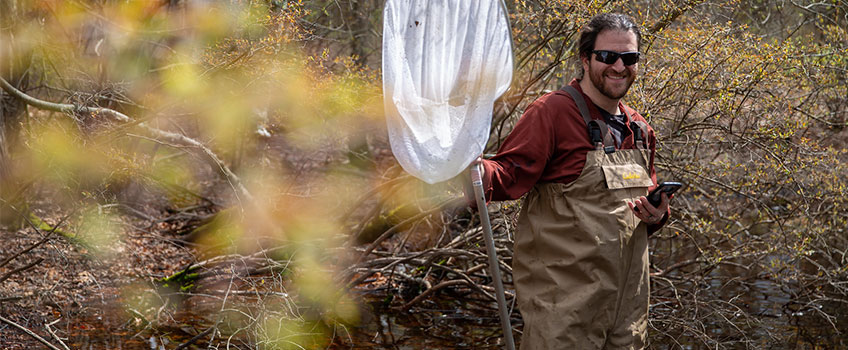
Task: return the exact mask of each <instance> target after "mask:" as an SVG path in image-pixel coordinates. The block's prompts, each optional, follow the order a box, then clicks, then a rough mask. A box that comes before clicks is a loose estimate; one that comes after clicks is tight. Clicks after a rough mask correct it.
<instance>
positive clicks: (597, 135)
mask: <svg viewBox="0 0 848 350" xmlns="http://www.w3.org/2000/svg"><path fill="white" fill-rule="evenodd" d="M562 89H563V90H565V92H567V93H568V94H569V95H571V99H572V100H574V103H576V104H577V109H579V110H580V115H581V116H583V121H584V122H586V126H587V127H588V128H589V139H590V140H591V141H592V144H593V145H595V148H596V149H603V150H604V152H606V153H613V152H615V144H614V143H613V141H612V135H610V133H609V129H608V127H607V123H605V122H604V121H603V120H594V119H592V116H591V115H590V114H589V106H587V105H586V100H585V99H584V98H583V95H582V94H581V93H580V92H579V91H577V89H575V88H574V87H572V86H571V85H567V86H565V87H564V88H562Z"/></svg>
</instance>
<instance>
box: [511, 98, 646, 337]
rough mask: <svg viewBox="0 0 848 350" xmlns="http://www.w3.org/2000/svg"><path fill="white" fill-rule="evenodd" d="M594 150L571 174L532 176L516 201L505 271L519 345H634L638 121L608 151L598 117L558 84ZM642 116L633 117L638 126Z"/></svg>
mask: <svg viewBox="0 0 848 350" xmlns="http://www.w3.org/2000/svg"><path fill="white" fill-rule="evenodd" d="M565 91H566V92H568V93H569V94H570V95H571V97H572V99H574V100H575V102H576V103H577V105H578V108H579V109H580V112H581V114H582V116H583V119H584V120H585V121H586V125H587V127H588V129H589V134H590V138H591V139H592V143H593V144H595V145H596V149H595V150H593V151H590V152H589V153H588V154H587V155H586V164H585V166H584V167H583V171H582V173H581V174H580V176H579V177H578V178H577V180H575V181H574V182H572V183H569V184H557V183H546V184H537V185H536V186H535V187H534V188H533V189H532V190H531V191H530V192H529V193H528V194H527V197H526V198H525V200H524V203H523V204H522V208H521V213H520V215H519V220H518V226H517V234H516V238H515V259H514V267H513V277H514V282H515V288H516V291H517V297H518V305H519V308H520V309H521V314H522V317H523V319H524V335H523V337H522V341H521V349H522V350H527V349H581V350H583V349H642V348H644V344H645V338H646V336H647V326H648V297H649V294H650V292H649V276H648V234H647V226H646V225H645V224H644V223H642V222H641V221H640V220H639V219H638V218H637V217H636V216H635V215H633V213H632V211H631V210H630V208H629V207H628V205H627V202H628V201H634V200H636V199H637V198H639V197H640V196H645V195H647V193H648V187H650V186H651V185H653V182H652V181H651V177H650V175H649V173H648V165H649V163H648V162H649V157H650V151H649V150H648V149H647V141H646V139H647V138H646V137H645V134H646V133H647V130H648V129H647V125H645V124H644V123H642V122H638V123H637V122H632V116H630V115H628V119H630V120H631V127H632V131H633V135H634V139H635V142H634V143H635V144H636V145H637V146H636V147H637V148H636V149H621V150H616V149H615V146H614V143H613V140H612V137H611V136H610V134H609V132H608V131H607V126H606V124H605V123H604V122H603V121H600V120H592V118H591V117H590V115H589V112H588V108H587V107H586V101H585V100H584V99H583V96H582V95H581V94H580V93H579V92H577V90H576V89H574V88H573V87H571V86H567V87H566V88H565ZM639 124H642V125H639Z"/></svg>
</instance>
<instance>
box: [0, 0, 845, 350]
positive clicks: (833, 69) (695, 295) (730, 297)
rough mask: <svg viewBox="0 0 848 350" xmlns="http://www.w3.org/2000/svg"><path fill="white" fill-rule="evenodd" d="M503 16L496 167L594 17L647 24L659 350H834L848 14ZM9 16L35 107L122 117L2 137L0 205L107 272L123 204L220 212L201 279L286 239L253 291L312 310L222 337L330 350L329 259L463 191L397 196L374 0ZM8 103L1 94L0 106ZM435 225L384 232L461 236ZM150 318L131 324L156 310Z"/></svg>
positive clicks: (841, 251) (31, 124)
mask: <svg viewBox="0 0 848 350" xmlns="http://www.w3.org/2000/svg"><path fill="white" fill-rule="evenodd" d="M506 3H507V7H508V9H509V11H510V20H511V22H512V27H513V38H514V47H515V52H514V54H515V69H516V74H515V79H514V85H513V87H512V88H511V89H510V91H508V92H507V93H506V94H505V95H504V96H503V97H502V98H501V99H500V100H499V101H497V102H496V106H495V107H496V108H495V115H494V123H493V128H492V134H491V138H490V149H489V151H494V150H495V149H496V148H497V146H498V145H499V143H500V142H501V141H502V140H503V139H504V138H505V137H506V135H507V134H508V132H509V130H510V128H511V126H512V125H514V122H515V121H516V120H517V119H518V118H519V117H520V115H521V112H522V110H523V108H524V107H526V105H527V104H529V103H530V102H532V101H533V100H534V99H536V98H537V97H539V96H541V95H542V94H544V93H546V92H549V91H551V90H553V89H557V88H559V87H561V86H563V85H565V84H567V83H568V82H569V81H570V79H571V78H572V77H574V76H575V75H576V74H577V72H578V71H577V69H579V66H578V65H576V64H575V62H576V59H575V51H576V50H575V41H576V39H577V36H578V31H579V29H580V28H581V26H582V25H583V24H584V23H585V21H586V20H587V19H588V18H590V17H591V16H593V15H595V14H597V13H600V12H604V11H623V12H626V13H628V14H631V15H632V16H634V17H635V19H636V20H637V22H639V23H640V24H641V25H642V27H643V45H642V51H643V53H644V55H645V60H644V61H643V62H641V63H640V69H641V75H640V78H639V79H637V83H636V84H635V85H634V86H633V88H632V89H631V91H630V94H629V95H628V96H627V98H626V102H627V103H629V104H630V105H631V106H633V107H634V108H636V110H638V111H640V112H641V114H642V115H644V116H645V117H646V118H648V120H649V122H650V123H651V124H652V125H653V126H654V127H655V129H657V130H658V133H659V150H658V159H657V161H656V164H657V167H658V170H659V177H660V179H663V180H678V181H683V182H686V183H687V184H688V186H687V188H686V189H685V191H684V192H682V193H680V194H679V195H677V196H676V199H675V202H674V212H675V214H674V215H673V219H672V220H671V222H670V223H669V224H668V225H667V227H666V228H665V229H664V230H663V231H661V232H660V233H659V234H658V235H656V236H654V238H652V259H653V270H652V272H654V274H655V276H654V277H655V278H654V280H653V282H654V285H653V288H654V293H653V299H652V308H651V312H652V313H651V317H652V319H651V324H652V332H651V337H652V339H651V340H652V347H653V348H666V347H668V346H672V345H673V344H678V345H679V344H690V345H689V346H690V348H710V349H731V348H732V349H737V348H749V349H755V348H762V346H763V344H769V343H785V344H792V345H788V347H787V348H805V346H807V345H810V346H816V345H811V344H817V345H818V346H825V347H828V346H831V347H839V346H844V345H845V344H844V341H843V342H842V343H840V340H839V339H840V338H839V337H838V336H837V337H835V336H836V335H842V336H843V338H844V334H845V332H848V326H846V324H848V315H846V314H845V311H844V310H846V309H848V303H846V300H848V286H847V285H846V281H848V254H846V251H848V238H846V232H845V229H846V227H848V203H846V180H845V174H846V173H848V169H846V164H848V145H846V142H845V140H846V136H848V135H846V131H845V130H846V126H848V29H846V28H848V5H846V3H845V2H844V1H840V0H830V1H819V2H812V1H790V2H784V1H771V0H756V1H719V2H712V1H704V0H700V1H698V0H691V1H671V0H642V1H635V2H627V1H605V2H584V1H574V0H550V1H520V0H514V1H507V2H506ZM3 6H4V8H3V10H6V11H5V14H4V15H3V16H2V20H3V23H2V24H3V25H2V34H3V35H2V36H0V62H2V63H0V76H2V77H3V78H4V79H7V80H9V81H10V82H11V83H12V84H13V85H15V86H16V87H18V88H19V89H21V90H22V91H24V92H26V93H27V94H29V95H31V96H33V97H37V98H40V99H43V100H47V101H52V102H57V103H68V104H74V105H78V106H90V107H91V106H100V107H107V108H111V109H114V110H117V111H120V112H122V113H125V114H127V115H129V116H130V117H131V118H132V119H133V122H131V123H128V124H127V123H119V122H116V121H115V120H110V119H109V118H108V117H107V116H105V115H97V114H85V113H69V114H62V113H56V112H51V111H48V110H44V109H38V108H32V107H31V108H30V109H29V110H28V111H27V112H26V113H25V114H23V117H21V118H16V119H11V118H6V119H0V121H2V122H3V125H0V126H2V127H3V130H4V133H5V132H14V133H19V134H20V136H19V137H16V138H11V140H14V141H13V142H15V145H14V147H8V150H9V152H10V153H9V154H8V155H7V154H6V153H5V152H6V149H7V146H9V145H3V153H0V156H5V157H8V158H9V159H11V160H12V161H11V162H6V161H4V162H0V164H4V169H2V170H3V171H0V176H2V179H0V180H2V186H3V191H2V193H3V196H4V197H3V199H4V205H8V204H10V203H15V205H16V206H17V207H20V208H25V207H26V208H29V207H30V206H32V207H39V206H42V207H45V206H47V207H49V206H50V205H52V206H58V207H60V208H62V209H63V210H65V211H68V212H75V213H77V214H76V215H75V217H74V218H73V219H72V221H73V222H74V223H73V230H71V231H74V232H78V233H79V239H80V240H82V241H83V242H85V243H86V244H87V245H89V246H91V247H94V249H93V251H94V253H95V255H96V254H107V255H108V254H114V252H110V242H112V241H114V240H120V239H121V237H122V235H123V234H124V233H123V231H122V230H124V228H123V227H122V226H120V225H119V224H117V223H116V221H117V217H116V212H115V210H114V208H124V207H130V208H132V209H133V210H135V211H140V212H142V214H144V215H148V216H153V217H158V216H161V215H162V213H163V212H167V211H169V210H170V211H180V210H184V209H186V208H191V207H194V206H198V205H207V206H209V207H210V208H212V209H211V210H213V211H215V212H219V211H221V214H220V215H217V216H215V217H214V218H212V219H210V220H209V221H207V222H204V223H203V225H198V226H200V227H203V229H201V230H199V231H197V232H201V233H203V232H207V233H208V234H201V235H200V236H199V237H198V238H197V240H196V241H195V242H196V243H197V244H199V248H198V252H199V253H198V255H199V256H200V257H204V258H207V259H210V260H209V261H214V259H215V257H216V256H218V257H222V256H228V254H240V255H245V256H250V254H254V253H256V252H262V251H263V250H266V249H268V248H269V247H271V246H276V245H280V244H283V245H284V246H285V247H286V248H285V249H283V250H284V252H283V253H280V252H275V253H274V254H276V255H279V256H283V257H285V260H287V261H289V260H290V264H291V265H289V266H286V269H287V270H289V271H290V272H292V273H291V274H290V275H286V276H287V277H286V278H285V279H281V280H278V281H275V282H273V283H272V282H267V283H268V284H264V283H266V282H265V281H266V280H265V279H263V280H261V281H262V282H261V283H263V284H262V285H264V286H266V287H263V288H268V289H272V288H273V290H275V291H278V292H279V293H283V292H285V295H291V296H292V298H293V299H294V300H296V302H297V303H298V305H299V306H298V307H292V305H291V304H289V303H288V302H279V303H275V302H269V303H266V305H264V306H265V307H266V310H264V311H262V312H255V313H254V312H253V311H250V312H248V311H244V313H245V314H248V313H249V314H250V315H251V317H252V318H245V317H244V316H243V315H242V316H239V317H236V316H226V315H229V314H227V313H225V312H222V313H221V315H220V316H219V317H218V318H217V321H215V322H216V323H215V324H217V325H222V327H223V325H224V324H227V325H228V326H229V327H230V328H228V329H230V330H231V332H232V334H236V333H240V332H242V333H241V334H244V333H243V332H244V329H249V332H250V333H249V334H250V335H246V336H244V338H245V339H247V340H249V341H252V342H254V343H257V344H267V347H268V348H299V347H300V346H305V347H323V346H326V344H327V343H328V342H329V341H328V340H327V337H328V336H329V334H330V333H329V332H332V331H333V327H335V325H337V324H351V323H355V322H356V320H357V319H358V317H359V315H358V311H357V309H356V307H355V305H354V303H353V302H352V301H351V300H350V296H348V295H345V293H343V292H339V291H338V290H337V289H336V288H335V287H334V286H335V284H336V283H337V281H335V280H334V277H333V276H334V272H335V270H336V269H338V268H340V267H341V268H343V267H346V266H345V265H349V264H350V263H349V262H348V261H347V260H346V256H345V254H344V253H339V252H340V251H341V248H340V247H342V246H343V245H344V244H345V243H346V242H348V241H349V240H350V237H349V236H359V234H361V233H363V232H364V231H366V229H367V230H371V229H373V228H374V227H379V230H378V231H380V232H374V233H370V232H369V235H373V236H379V235H380V234H381V233H382V232H387V231H389V230H392V227H394V226H395V225H396V224H397V223H398V222H400V221H401V220H406V219H407V218H410V217H415V215H416V213H422V212H426V211H427V210H429V209H430V208H431V207H433V206H435V205H436V203H440V202H442V200H443V199H444V198H445V197H450V196H456V195H457V194H458V193H459V192H460V191H461V184H456V183H454V184H448V185H445V186H441V187H437V188H426V187H423V185H422V184H419V183H416V182H415V181H397V179H399V178H402V177H403V176H402V175H398V171H397V168H396V167H393V166H394V162H393V160H392V159H391V157H390V156H389V155H388V154H387V147H386V145H385V136H384V134H385V131H384V125H383V124H384V122H383V120H382V113H383V112H382V108H383V107H382V96H381V86H380V80H379V70H378V67H379V65H380V43H381V40H380V26H381V21H382V15H381V11H382V1H376V0H334V1H309V2H303V1H296V0H227V1H194V0H177V1H149V0H121V1H112V0H7V1H5V2H4V4H3ZM21 61H24V62H25V63H26V64H25V65H24V66H23V67H22V66H21V65H19V64H13V63H14V62H21ZM22 77H23V78H22ZM11 100H12V99H11V98H10V97H9V96H4V97H3V103H4V109H5V108H6V107H7V106H11V105H10V104H9V103H11V102H7V101H11ZM140 123H146V124H147V125H151V126H153V127H156V128H159V129H161V130H165V131H170V132H176V133H180V134H183V135H187V136H189V137H192V138H194V139H196V140H198V141H200V142H201V143H202V144H203V145H205V146H206V147H209V148H210V149H211V150H212V151H214V152H215V153H216V154H219V155H220V158H221V159H222V161H223V163H222V164H220V166H219V165H216V164H214V163H210V162H209V161H208V159H206V158H205V157H204V156H203V155H202V154H200V153H198V152H196V151H197V150H196V149H192V148H191V147H187V146H184V145H175V144H173V143H171V142H169V141H167V140H162V139H157V138H156V137H154V136H151V135H148V134H145V133H142V132H139V131H138V130H137V129H135V128H134V127H135V126H136V125H137V124H140ZM0 136H2V133H0ZM3 140H7V138H2V137H0V143H2V142H6V141H3ZM10 142H12V141H10ZM5 164H8V165H5ZM221 166H226V167H229V168H232V169H233V171H234V172H235V173H236V174H238V176H239V178H240V179H241V181H243V183H244V185H245V187H246V188H247V189H248V191H249V192H250V194H251V198H246V197H245V196H243V195H242V194H241V193H239V191H237V190H236V186H235V184H233V183H232V182H231V179H228V178H226V177H225V176H221V175H220V173H221V169H219V168H220V167H221ZM42 196H47V198H44V197H42ZM44 202H50V203H49V205H45V203H44ZM506 208H515V206H512V204H510V205H508V206H506ZM401 211H402V212H403V213H402V214H403V215H402V216H401V217H402V218H400V219H398V218H393V219H392V220H393V221H392V220H388V219H387V218H391V217H392V216H393V215H395V214H397V213H398V212H401ZM516 212H517V210H512V209H510V210H507V215H514V214H509V213H516ZM0 216H2V215H0ZM455 219H456V218H455ZM357 220H358V221H360V223H359V224H357V223H353V224H352V223H351V222H353V221H357ZM380 220H382V221H380ZM456 220H459V219H456ZM463 220H464V218H463ZM385 222H391V223H390V224H386V223H385ZM441 224H442V225H444V226H445V227H447V228H434V227H433V226H434V225H433V224H432V221H427V222H425V223H424V224H418V223H411V222H407V223H406V225H405V226H404V227H402V228H395V229H396V230H403V231H410V232H413V233H415V232H418V234H421V235H426V234H432V232H443V231H445V230H447V229H448V228H450V229H453V228H455V227H457V226H461V225H457V224H456V222H443V223H441ZM431 231H432V232H431ZM409 237H410V236H406V238H405V239H404V241H402V242H400V243H399V246H400V247H399V248H397V249H400V248H402V246H403V245H404V244H407V241H406V240H407V239H409ZM372 239H375V238H372ZM408 244H410V245H413V244H414V242H409V243H408ZM269 254H270V253H269ZM274 254H270V255H274ZM279 260H284V259H282V258H281V259H279ZM160 277H167V276H160ZM251 281H253V280H251ZM253 282H256V281H253ZM345 282H346V281H345ZM256 283H259V282H256ZM271 286H273V287H271ZM280 291H281V292H280ZM134 293H137V292H135V291H132V292H131V291H127V294H134ZM288 293H292V294H288ZM749 294H751V295H754V296H746V295H749ZM771 294H778V295H776V296H772V299H771V300H766V299H768V296H769V295H771ZM763 295H765V296H766V297H765V298H766V299H762V296H763ZM138 298H141V297H138ZM144 298H147V299H150V298H149V297H147V296H145V297H144ZM147 299H144V300H142V301H139V302H138V305H146V304H155V305H157V306H156V307H159V304H158V302H153V301H146V300H147ZM225 300H226V299H225ZM133 305H135V304H133ZM127 308H128V309H129V310H135V309H136V308H141V306H130V305H128V306H127ZM154 309H155V308H154ZM306 309H309V310H312V311H310V312H306V311H304V310H306ZM773 320H777V321H773ZM802 323H807V324H821V325H822V327H817V328H816V330H815V331H810V330H809V329H805V328H803V327H799V326H795V325H799V324H802Z"/></svg>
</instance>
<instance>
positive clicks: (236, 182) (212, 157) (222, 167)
mask: <svg viewBox="0 0 848 350" xmlns="http://www.w3.org/2000/svg"><path fill="white" fill-rule="evenodd" d="M0 87H2V88H3V90H5V91H6V92H7V93H9V94H10V95H12V96H14V97H15V98H18V99H20V100H21V101H23V102H24V103H26V104H28V105H30V106H33V107H36V108H39V109H44V110H48V111H54V112H60V113H65V114H92V115H95V114H96V115H102V116H105V117H108V118H111V119H112V120H115V121H118V122H121V123H131V122H133V119H132V118H130V117H129V116H127V115H126V114H123V113H121V112H118V111H116V110H114V109H110V108H102V107H86V106H78V105H72V104H65V103H53V102H48V101H44V100H40V99H37V98H35V97H32V96H29V95H27V94H25V93H24V92H22V91H20V90H18V89H16V88H15V87H14V86H12V85H11V84H9V82H7V81H6V80H5V79H3V78H0ZM138 127H139V128H141V129H143V130H144V131H146V132H148V133H149V134H151V135H152V136H154V137H156V138H159V139H162V140H164V141H165V142H168V143H171V144H173V145H178V146H183V147H190V148H195V149H198V150H199V151H200V153H202V154H203V155H205V156H206V158H207V159H208V160H209V162H210V163H211V164H212V166H213V167H215V168H217V169H218V170H219V171H220V173H221V174H222V175H223V176H224V178H225V179H226V180H227V181H228V182H229V183H230V186H232V187H233V190H234V191H235V192H236V197H238V196H239V195H241V196H243V197H244V198H245V199H248V200H252V199H253V196H252V195H251V194H250V192H249V191H248V190H247V188H245V187H244V185H243V184H242V182H241V180H240V179H239V177H238V176H236V174H235V173H233V172H232V170H230V168H229V167H227V165H226V164H224V162H223V161H222V160H221V158H219V157H218V155H217V154H215V152H213V151H212V150H211V149H209V147H206V146H205V145H203V144H202V143H200V142H199V141H197V140H195V139H193V138H190V137H187V136H185V135H181V134H177V133H174V132H170V131H165V130H161V129H157V128H154V127H151V126H149V125H147V124H145V123H143V122H141V123H138ZM239 199H240V198H239Z"/></svg>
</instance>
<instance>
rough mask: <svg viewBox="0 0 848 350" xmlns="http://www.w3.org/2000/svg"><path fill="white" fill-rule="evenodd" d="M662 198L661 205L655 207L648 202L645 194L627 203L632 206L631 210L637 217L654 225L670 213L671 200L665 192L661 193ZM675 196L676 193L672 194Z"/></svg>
mask: <svg viewBox="0 0 848 350" xmlns="http://www.w3.org/2000/svg"><path fill="white" fill-rule="evenodd" d="M661 196H662V200H661V201H660V205H659V206H656V207H654V206H653V205H651V203H650V202H648V198H645V196H642V197H639V199H637V200H636V201H634V202H627V205H629V206H630V210H633V214H635V215H636V217H637V218H639V219H640V220H642V222H644V223H646V224H648V225H653V224H658V223H659V222H660V221H662V219H663V216H665V215H666V213H668V202H669V201H670V200H671V198H669V197H668V196H667V195H666V194H665V193H662V194H661ZM672 197H674V195H672Z"/></svg>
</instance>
